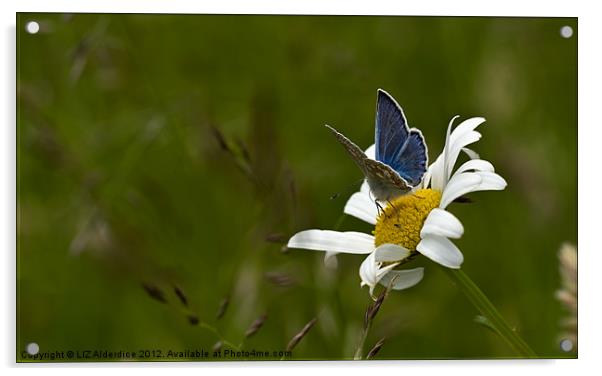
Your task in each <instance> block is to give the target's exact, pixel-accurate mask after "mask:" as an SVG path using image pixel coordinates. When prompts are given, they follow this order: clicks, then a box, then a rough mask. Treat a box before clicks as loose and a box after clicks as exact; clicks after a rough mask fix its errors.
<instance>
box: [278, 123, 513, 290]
mask: <svg viewBox="0 0 602 376" xmlns="http://www.w3.org/2000/svg"><path fill="white" fill-rule="evenodd" d="M456 118H457V116H456V117H454V118H453V119H452V120H451V121H450V123H449V126H448V130H447V137H446V140H445V147H444V148H443V152H442V153H441V154H440V155H439V157H438V158H437V159H436V160H435V162H434V163H433V164H431V165H430V166H429V168H428V171H427V172H426V174H425V176H424V178H423V181H422V183H421V184H420V185H419V186H418V187H416V188H414V189H413V191H412V192H411V193H410V194H406V195H403V196H399V197H397V198H396V199H394V200H392V201H391V202H390V203H389V204H388V205H387V206H386V207H385V208H384V210H383V211H381V213H379V211H378V209H377V206H376V205H375V203H374V200H373V198H372V196H371V194H370V188H369V187H368V184H367V183H366V182H365V181H364V183H363V184H362V187H361V189H360V191H359V192H356V193H354V194H353V195H352V196H351V197H350V198H349V200H348V201H347V203H346V205H345V209H344V212H345V213H346V214H348V215H352V216H354V217H356V218H359V219H361V220H363V221H365V222H368V223H370V224H372V225H374V226H375V229H374V231H373V235H370V234H364V233H359V232H339V231H331V230H306V231H301V232H299V233H297V234H295V235H294V236H293V237H292V238H291V239H290V240H289V242H288V247H289V248H301V249H310V250H317V251H326V252H327V254H326V259H325V261H326V262H329V260H330V261H332V259H333V257H331V256H333V255H335V254H336V253H352V254H364V255H368V256H367V257H366V259H365V260H364V262H362V264H361V266H360V270H359V275H360V278H361V286H366V285H367V286H369V288H370V294H371V295H372V292H373V290H374V288H375V287H376V285H377V284H378V283H380V284H382V285H384V286H391V288H392V289H395V290H401V289H406V288H408V287H411V286H414V285H415V284H417V283H418V282H420V280H421V279H422V276H423V268H415V269H406V270H398V269H395V268H396V267H397V266H399V265H401V264H404V263H406V262H408V261H410V260H411V259H413V258H414V257H415V256H417V255H418V254H422V255H424V256H426V257H428V258H430V259H431V260H433V261H435V262H437V263H439V264H441V265H443V266H446V267H448V268H454V269H458V268H460V265H462V262H463V261H464V257H463V255H462V252H460V250H459V249H458V247H456V245H455V244H454V243H452V242H451V241H450V240H449V239H450V238H451V239H457V238H460V237H461V236H462V234H463V233H464V227H463V226H462V223H461V222H460V221H459V220H458V219H457V218H456V217H455V216H454V215H453V214H451V213H450V212H448V211H447V210H445V209H446V208H447V206H448V205H449V204H450V203H452V202H453V201H454V200H455V199H457V198H459V197H461V196H463V195H465V194H467V193H470V192H476V191H486V190H502V189H504V188H505V187H506V181H505V180H504V179H503V178H502V177H501V176H499V175H498V174H496V173H495V172H494V168H493V165H492V164H491V163H489V162H487V161H485V160H482V159H480V158H479V156H478V154H477V153H475V152H474V151H472V150H470V149H467V148H466V146H468V145H469V144H472V143H474V142H476V141H478V140H479V139H480V138H481V134H480V133H479V132H477V131H475V129H476V128H477V127H478V126H479V125H481V124H482V123H483V122H484V121H485V119H483V118H480V117H477V118H471V119H468V120H465V121H463V122H462V123H461V124H460V125H458V126H457V127H456V128H455V129H454V131H453V132H451V133H450V131H451V127H452V124H453V121H454V120H455V119H456ZM460 151H464V152H465V153H466V154H467V155H468V156H469V157H470V160H468V161H467V162H465V163H464V164H462V165H461V166H460V167H459V168H458V169H457V170H456V171H455V172H454V173H453V174H452V169H453V168H454V165H455V164H456V161H457V159H458V156H459V154H460ZM366 155H367V156H368V157H369V158H372V159H374V158H375V156H374V145H372V146H371V147H369V148H368V149H367V150H366Z"/></svg>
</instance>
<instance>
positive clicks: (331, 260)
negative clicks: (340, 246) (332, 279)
mask: <svg viewBox="0 0 602 376" xmlns="http://www.w3.org/2000/svg"><path fill="white" fill-rule="evenodd" d="M337 255H338V252H326V254H325V255H324V265H326V267H327V268H328V269H336V268H337V267H338V266H339V260H337Z"/></svg>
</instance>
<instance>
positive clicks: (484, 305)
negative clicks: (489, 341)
mask: <svg viewBox="0 0 602 376" xmlns="http://www.w3.org/2000/svg"><path fill="white" fill-rule="evenodd" d="M442 269H443V270H444V271H445V273H446V274H447V275H448V277H450V279H451V280H452V281H454V282H455V283H456V284H457V286H458V287H459V288H460V290H461V291H462V292H463V293H464V295H466V297H467V298H468V300H470V302H471V303H472V305H474V306H475V308H476V309H478V310H479V312H481V314H482V315H483V316H485V318H487V320H489V322H490V323H491V325H492V326H493V327H494V328H495V330H496V332H497V333H498V334H499V335H500V337H502V338H503V339H504V340H505V341H506V342H507V343H508V344H509V345H510V347H512V348H513V349H514V350H515V351H516V352H517V353H518V354H520V355H521V357H524V358H537V354H535V352H534V351H533V350H532V349H531V348H530V347H529V345H527V343H526V342H525V341H524V340H523V339H522V338H521V337H520V336H519V335H518V333H517V332H516V330H514V329H512V328H511V327H510V325H508V323H507V322H506V321H505V320H504V318H503V317H502V315H501V314H500V313H499V312H498V310H497V309H496V308H495V307H494V305H493V304H492V303H491V301H490V300H489V299H488V298H487V296H486V295H485V294H484V293H483V291H481V289H479V287H478V286H477V285H476V284H475V283H474V282H473V281H472V280H471V279H470V277H468V276H467V275H466V273H464V271H462V270H461V269H449V268H446V267H442Z"/></svg>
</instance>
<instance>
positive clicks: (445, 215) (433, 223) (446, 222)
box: [376, 208, 464, 251]
mask: <svg viewBox="0 0 602 376" xmlns="http://www.w3.org/2000/svg"><path fill="white" fill-rule="evenodd" d="M463 233H464V226H462V223H461V222H460V221H459V220H458V218H456V217H455V216H454V215H453V214H452V213H450V212H448V211H446V210H443V209H439V208H435V209H433V210H432V211H431V212H430V213H429V215H428V217H427V218H426V221H424V225H423V226H422V230H421V231H420V237H421V238H425V237H427V236H428V235H438V236H444V237H446V238H453V239H458V238H460V237H461V236H462V234H463ZM376 250H377V251H378V248H377V249H376Z"/></svg>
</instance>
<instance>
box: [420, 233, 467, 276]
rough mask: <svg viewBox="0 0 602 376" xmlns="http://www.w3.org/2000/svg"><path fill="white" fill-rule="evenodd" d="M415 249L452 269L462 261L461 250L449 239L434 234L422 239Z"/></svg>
mask: <svg viewBox="0 0 602 376" xmlns="http://www.w3.org/2000/svg"><path fill="white" fill-rule="evenodd" d="M416 250H417V251H418V252H420V253H421V254H423V255H424V256H426V257H428V258H430V259H431V260H433V261H435V262H436V263H439V264H441V265H443V266H446V267H448V268H452V269H459V268H460V265H462V262H463V261H464V256H462V252H460V250H459V249H458V247H456V245H455V244H454V243H452V242H451V240H449V239H447V238H445V237H443V236H436V235H429V236H427V237H425V238H424V239H422V240H421V241H420V243H418V246H416Z"/></svg>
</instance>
